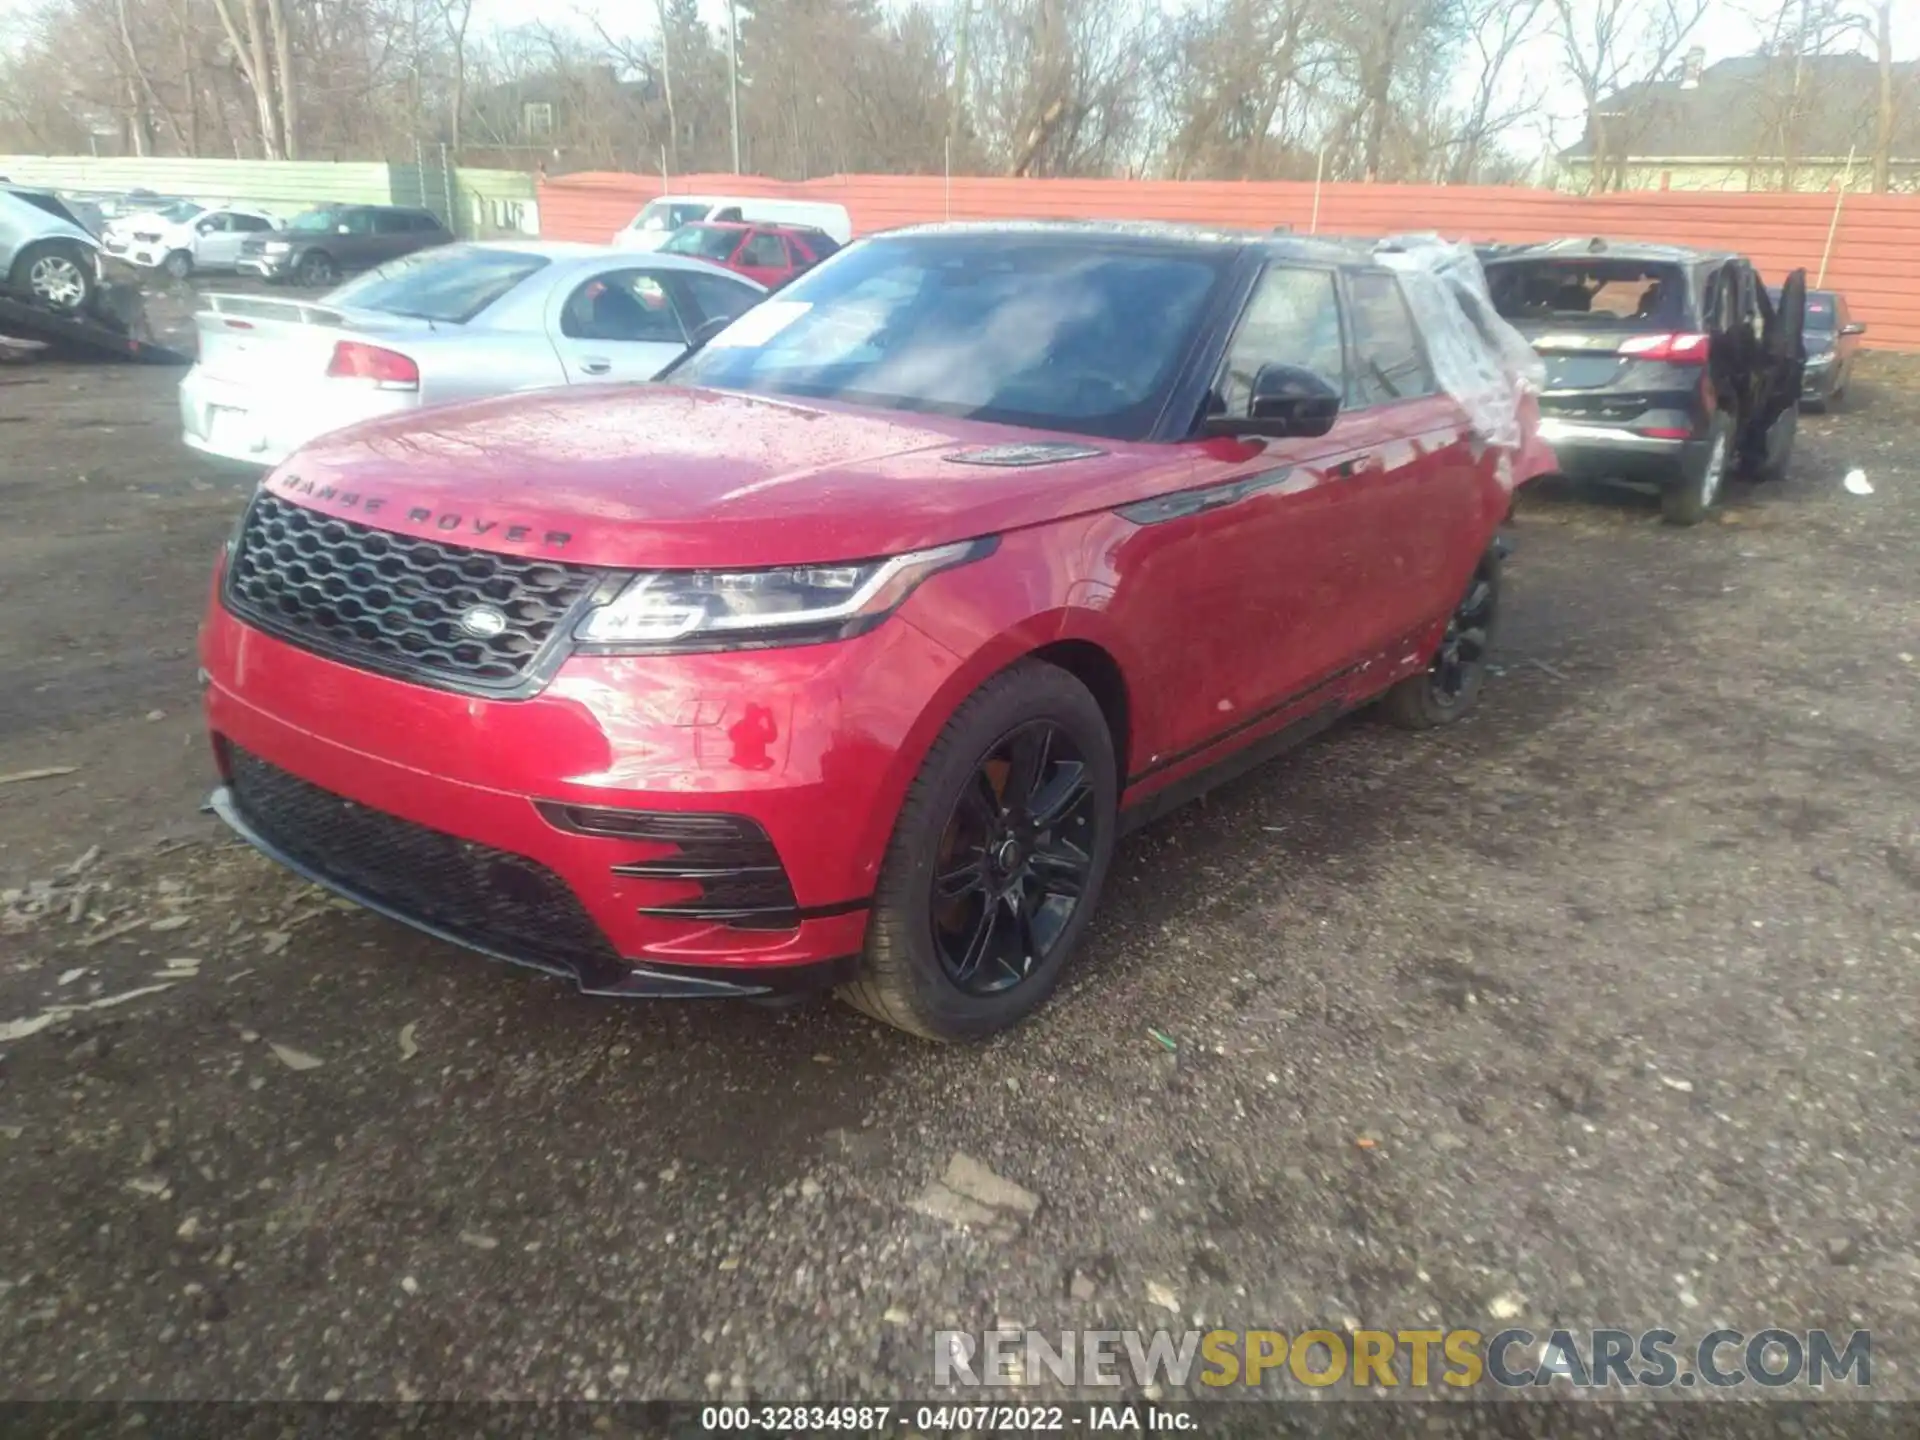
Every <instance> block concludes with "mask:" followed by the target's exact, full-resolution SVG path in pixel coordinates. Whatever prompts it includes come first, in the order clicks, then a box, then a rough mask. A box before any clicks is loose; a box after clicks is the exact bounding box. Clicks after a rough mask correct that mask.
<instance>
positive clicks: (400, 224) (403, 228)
mask: <svg viewBox="0 0 1920 1440" xmlns="http://www.w3.org/2000/svg"><path fill="white" fill-rule="evenodd" d="M413 228H414V224H413V217H412V216H411V215H409V214H407V213H406V212H405V211H401V210H376V211H374V214H373V233H374V234H376V235H404V234H405V233H406V232H407V231H409V230H411V229H413Z"/></svg>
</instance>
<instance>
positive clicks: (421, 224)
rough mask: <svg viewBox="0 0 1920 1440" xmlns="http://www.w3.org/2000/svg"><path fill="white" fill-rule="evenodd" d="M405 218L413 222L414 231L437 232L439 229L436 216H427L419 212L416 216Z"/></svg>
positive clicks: (425, 213)
mask: <svg viewBox="0 0 1920 1440" xmlns="http://www.w3.org/2000/svg"><path fill="white" fill-rule="evenodd" d="M407 218H408V219H409V220H411V221H412V222H413V228H414V229H415V230H419V231H423V232H427V231H437V230H439V229H440V219H439V217H438V216H436V215H429V214H427V212H426V211H424V210H422V211H419V212H417V213H416V214H413V215H410V216H408V217H407Z"/></svg>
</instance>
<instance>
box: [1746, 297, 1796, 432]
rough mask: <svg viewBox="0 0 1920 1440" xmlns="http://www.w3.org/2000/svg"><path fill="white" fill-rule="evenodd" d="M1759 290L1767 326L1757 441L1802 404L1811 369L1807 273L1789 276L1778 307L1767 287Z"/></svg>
mask: <svg viewBox="0 0 1920 1440" xmlns="http://www.w3.org/2000/svg"><path fill="white" fill-rule="evenodd" d="M1758 288H1759V294H1758V297H1757V298H1758V300H1759V302H1760V315H1761V319H1762V322H1763V324H1762V327H1761V331H1760V363H1761V366H1762V367H1763V369H1764V370H1765V376H1764V379H1762V381H1761V383H1760V384H1758V385H1756V386H1755V391H1756V400H1757V403H1756V404H1755V406H1754V416H1753V426H1754V435H1755V437H1756V438H1757V437H1758V436H1761V435H1764V434H1766V433H1767V431H1768V430H1770V429H1771V428H1772V427H1773V422H1774V421H1776V420H1778V419H1779V418H1780V417H1781V416H1782V415H1784V414H1786V413H1787V411H1789V410H1792V409H1794V408H1795V407H1796V406H1798V405H1799V403H1800V379H1801V376H1802V375H1803V374H1804V373H1805V372H1806V368H1807V347H1806V340H1805V332H1806V325H1807V272H1806V271H1804V270H1796V271H1794V272H1793V273H1792V274H1791V275H1789V276H1787V279H1786V283H1785V284H1783V285H1782V286H1781V287H1780V299H1779V301H1778V302H1777V303H1776V302H1775V301H1774V300H1773V299H1772V297H1771V296H1769V295H1768V294H1767V290H1766V287H1765V286H1764V285H1763V286H1760V287H1758ZM1756 378H1759V377H1756Z"/></svg>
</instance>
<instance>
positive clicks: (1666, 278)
mask: <svg viewBox="0 0 1920 1440" xmlns="http://www.w3.org/2000/svg"><path fill="white" fill-rule="evenodd" d="M1486 271H1487V289H1488V290H1489V291H1490V292H1491V293H1492V295H1493V305H1494V308H1495V309H1496V310H1498V311H1499V312H1500V314H1501V317H1502V318H1503V319H1507V320H1511V321H1514V322H1516V323H1522V324H1524V323H1525V322H1527V321H1534V322H1545V323H1550V324H1553V325H1556V326H1566V327H1570V328H1573V329H1580V328H1583V327H1586V326H1595V327H1599V326H1613V325H1620V326H1668V327H1675V328H1677V327H1679V326H1680V325H1682V324H1684V323H1685V316H1686V308H1687V277H1686V274H1685V272H1683V271H1682V270H1681V269H1680V267H1679V266H1677V265H1661V264H1652V263H1648V262H1646V261H1640V260H1588V259H1580V260H1505V261H1495V262H1493V263H1492V264H1490V265H1488V266H1487V267H1486Z"/></svg>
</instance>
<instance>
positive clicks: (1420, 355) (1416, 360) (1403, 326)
mask: <svg viewBox="0 0 1920 1440" xmlns="http://www.w3.org/2000/svg"><path fill="white" fill-rule="evenodd" d="M1347 293H1348V294H1349V295H1350V296H1351V297H1352V300H1353V310H1352V315H1351V317H1350V319H1351V321H1352V324H1353V358H1354V368H1353V373H1352V374H1351V375H1350V376H1349V377H1348V380H1349V384H1348V386H1347V398H1348V403H1349V404H1351V405H1354V406H1356V407H1364V406H1367V405H1385V404H1388V403H1390V402H1391V401H1394V400H1412V399H1415V398H1417V397H1419V396H1421V395H1434V394H1438V393H1439V390H1440V384H1439V382H1438V381H1437V380H1435V379H1434V376H1433V367H1432V366H1430V365H1429V364H1428V363H1427V354H1426V350H1425V348H1424V347H1423V346H1422V345H1421V343H1420V331H1419V329H1418V328H1417V327H1416V326H1415V325H1414V323H1413V315H1412V313H1411V312H1410V311H1409V310H1408V309H1407V297H1406V296H1405V295H1403V294H1402V293H1401V291H1400V282H1399V281H1398V280H1396V279H1394V278H1393V276H1391V275H1389V274H1387V273H1386V272H1385V271H1383V270H1363V271H1360V272H1358V273H1356V274H1354V275H1352V276H1349V277H1348V280H1347Z"/></svg>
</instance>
